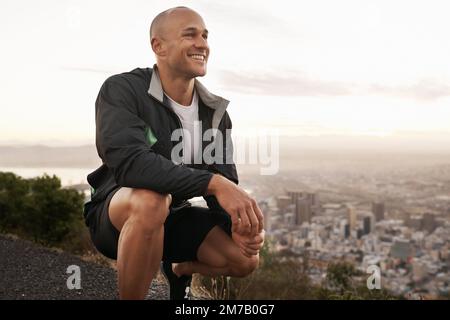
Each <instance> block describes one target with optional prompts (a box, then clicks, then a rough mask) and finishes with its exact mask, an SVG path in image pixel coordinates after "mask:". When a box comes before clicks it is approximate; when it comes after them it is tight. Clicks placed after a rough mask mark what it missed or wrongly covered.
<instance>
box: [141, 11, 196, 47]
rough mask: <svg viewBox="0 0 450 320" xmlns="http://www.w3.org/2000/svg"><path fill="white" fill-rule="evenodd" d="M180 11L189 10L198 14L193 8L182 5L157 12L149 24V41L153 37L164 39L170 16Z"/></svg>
mask: <svg viewBox="0 0 450 320" xmlns="http://www.w3.org/2000/svg"><path fill="white" fill-rule="evenodd" d="M180 11H191V12H193V13H196V14H198V13H197V12H195V11H194V10H192V9H190V8H188V7H183V6H179V7H174V8H170V9H167V10H165V11H163V12H161V13H159V14H158V15H157V16H156V17H155V18H154V19H153V21H152V24H151V25H150V41H151V40H152V39H153V38H155V37H157V38H162V39H164V38H165V35H166V32H167V23H168V22H169V21H170V20H171V19H170V18H173V17H174V15H175V14H176V13H177V12H180Z"/></svg>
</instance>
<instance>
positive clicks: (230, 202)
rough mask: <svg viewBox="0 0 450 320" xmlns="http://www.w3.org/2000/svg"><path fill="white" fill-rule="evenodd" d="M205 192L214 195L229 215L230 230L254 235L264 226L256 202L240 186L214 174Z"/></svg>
mask: <svg viewBox="0 0 450 320" xmlns="http://www.w3.org/2000/svg"><path fill="white" fill-rule="evenodd" d="M207 194H208V195H209V194H213V195H215V196H216V198H217V201H218V202H219V204H220V205H221V207H222V208H223V209H224V210H225V211H226V212H228V214H229V215H230V216H231V222H232V231H233V232H237V233H240V234H241V235H246V234H249V235H250V236H256V235H257V234H258V233H261V231H262V230H263V227H264V217H263V214H262V212H261V210H260V209H259V207H258V204H257V203H256V200H255V199H253V198H252V197H250V196H249V195H248V194H247V192H245V191H244V190H243V189H242V188H240V187H239V186H237V185H236V184H234V183H233V182H231V181H230V180H228V179H227V178H225V177H223V176H221V175H219V174H215V175H214V176H213V177H212V179H211V181H210V182H209V185H208V190H207Z"/></svg>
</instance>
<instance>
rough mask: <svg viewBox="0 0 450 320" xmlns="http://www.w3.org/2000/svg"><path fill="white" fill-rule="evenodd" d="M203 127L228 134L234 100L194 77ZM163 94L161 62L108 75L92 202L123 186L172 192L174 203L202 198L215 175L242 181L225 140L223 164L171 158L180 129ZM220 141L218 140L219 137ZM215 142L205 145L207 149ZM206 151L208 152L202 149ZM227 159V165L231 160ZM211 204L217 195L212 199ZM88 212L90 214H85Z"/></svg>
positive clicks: (100, 104) (101, 97) (99, 110)
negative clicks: (175, 134) (174, 134)
mask: <svg viewBox="0 0 450 320" xmlns="http://www.w3.org/2000/svg"><path fill="white" fill-rule="evenodd" d="M195 89H196V90H197V93H198V96H199V120H200V121H201V122H202V131H203V132H205V131H206V130H207V129H210V128H216V129H218V130H219V131H221V132H222V134H223V137H225V136H226V132H225V131H226V129H231V120H230V117H229V116H228V113H227V112H226V107H227V105H228V103H229V101H227V100H225V99H223V98H221V97H219V96H216V95H213V94H211V93H210V92H209V91H208V90H206V88H205V87H204V86H203V85H202V84H201V83H200V82H199V81H198V80H197V79H195ZM166 100H167V98H166V97H165V95H164V92H163V89H162V86H161V81H160V78H159V75H158V70H157V67H156V65H155V66H154V67H153V69H152V68H146V69H141V68H138V69H134V70H132V71H130V72H125V73H122V74H117V75H114V76H111V77H110V78H108V79H107V80H106V81H105V82H104V84H103V85H102V87H101V89H100V92H99V94H98V97H97V100H96V103H95V120H96V146H97V152H98V155H99V156H100V158H101V159H102V162H103V164H102V165H101V166H100V167H99V168H98V169H97V170H95V171H94V172H92V173H90V174H89V175H88V178H87V179H88V182H89V184H90V185H91V187H92V189H91V191H92V196H91V201H90V203H91V204H95V203H98V202H100V201H103V200H104V199H105V198H106V197H107V195H108V194H109V193H110V192H111V191H112V190H113V189H115V188H117V187H118V186H121V187H131V188H145V189H151V190H154V191H157V192H160V193H163V194H167V193H170V194H171V195H172V197H173V202H172V203H173V204H177V203H180V202H181V201H183V200H186V199H189V198H192V197H195V196H203V195H204V194H205V192H206V189H207V186H208V183H209V181H210V179H211V177H212V174H213V173H220V174H222V175H223V176H225V177H226V178H228V179H230V180H232V181H233V182H235V183H236V184H237V183H238V176H237V172H236V166H235V164H234V163H232V162H231V163H230V157H231V158H232V151H233V150H232V149H233V146H232V144H230V143H228V144H227V143H226V142H225V141H223V142H222V145H223V161H222V162H223V163H210V164H207V163H205V161H203V160H202V163H201V164H192V165H190V164H189V165H187V164H183V163H181V164H175V163H174V162H173V161H172V160H171V150H172V147H173V146H174V145H175V144H177V143H179V142H178V141H171V134H172V132H173V130H175V129H177V128H180V127H181V122H180V120H179V118H178V116H177V115H176V114H175V113H174V112H173V111H172V110H171V109H170V107H169V106H168V104H167V101H166ZM215 140H217V139H215ZM210 143H211V142H209V141H206V142H203V144H202V149H204V148H205V147H206V145H208V144H210ZM202 152H203V150H202ZM227 160H228V163H227ZM206 200H207V202H208V204H209V205H210V204H212V203H215V204H217V202H216V201H215V199H211V198H209V199H208V198H207V199H206ZM85 214H86V212H85Z"/></svg>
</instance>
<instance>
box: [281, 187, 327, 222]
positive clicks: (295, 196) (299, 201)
mask: <svg viewBox="0 0 450 320" xmlns="http://www.w3.org/2000/svg"><path fill="white" fill-rule="evenodd" d="M287 194H288V198H290V199H291V203H293V204H294V205H295V224H296V225H302V224H303V223H304V222H307V223H311V218H312V216H313V215H315V214H317V213H318V212H319V202H318V196H317V194H316V193H311V192H304V191H297V190H290V191H288V192H287ZM286 201H287V198H286V197H278V202H279V203H281V204H282V205H283V206H286Z"/></svg>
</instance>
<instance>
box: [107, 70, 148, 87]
mask: <svg viewBox="0 0 450 320" xmlns="http://www.w3.org/2000/svg"><path fill="white" fill-rule="evenodd" d="M152 72H153V70H152V68H136V69H133V70H131V71H127V72H122V73H118V74H114V75H112V76H109V77H108V78H107V79H106V80H105V82H104V84H103V85H105V84H106V85H111V84H117V85H121V86H125V87H133V88H135V87H139V86H144V87H145V86H147V87H148V85H149V84H150V79H151V75H152Z"/></svg>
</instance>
